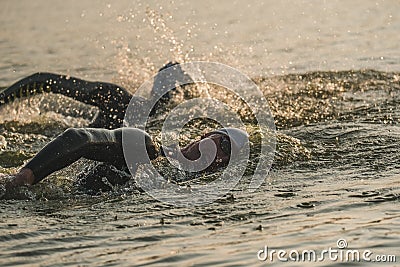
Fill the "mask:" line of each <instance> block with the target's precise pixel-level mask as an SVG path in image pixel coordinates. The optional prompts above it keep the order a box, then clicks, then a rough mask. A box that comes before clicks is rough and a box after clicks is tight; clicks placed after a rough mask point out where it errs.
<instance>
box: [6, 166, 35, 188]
mask: <svg viewBox="0 0 400 267" xmlns="http://www.w3.org/2000/svg"><path fill="white" fill-rule="evenodd" d="M34 181H35V176H34V175H33V172H32V170H31V169H28V168H22V169H21V170H20V171H19V172H18V173H17V174H15V175H11V176H10V177H9V178H8V181H6V183H5V189H6V190H7V191H9V190H12V189H14V188H16V187H20V186H23V185H32V184H33V182H34Z"/></svg>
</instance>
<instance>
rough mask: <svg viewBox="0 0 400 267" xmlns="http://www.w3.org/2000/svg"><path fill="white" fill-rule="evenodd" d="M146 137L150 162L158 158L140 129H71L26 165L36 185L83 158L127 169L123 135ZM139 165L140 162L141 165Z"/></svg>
mask: <svg viewBox="0 0 400 267" xmlns="http://www.w3.org/2000/svg"><path fill="white" fill-rule="evenodd" d="M125 130H126V131H128V132H129V133H132V134H133V135H143V136H144V139H143V140H145V142H146V143H145V144H146V148H147V152H148V155H149V158H150V159H154V158H156V157H157V156H158V153H157V149H156V146H155V145H154V143H153V142H152V140H151V138H150V136H149V135H148V134H147V133H145V132H144V131H141V130H139V129H134V128H120V129H116V130H107V129H94V128H70V129H68V130H66V131H65V132H64V133H62V134H61V135H59V136H58V137H57V138H55V139H54V140H53V141H51V142H50V143H48V144H47V145H46V146H45V147H44V148H43V149H42V150H41V151H40V152H39V153H38V154H37V155H36V156H35V157H33V158H32V159H31V160H30V161H29V162H28V163H27V164H26V165H25V168H29V169H31V170H32V171H33V174H34V176H35V181H34V184H36V183H38V182H40V181H41V180H43V179H44V178H45V177H46V176H48V175H49V174H51V173H53V172H55V171H58V170H60V169H62V168H65V167H67V166H69V165H70V164H72V163H74V162H75V161H77V160H78V159H80V158H86V159H91V160H95V161H100V162H105V163H109V164H112V165H114V166H116V167H117V168H120V167H123V166H125V158H124V153H123V148H122V132H123V131H125ZM138 163H140V162H138Z"/></svg>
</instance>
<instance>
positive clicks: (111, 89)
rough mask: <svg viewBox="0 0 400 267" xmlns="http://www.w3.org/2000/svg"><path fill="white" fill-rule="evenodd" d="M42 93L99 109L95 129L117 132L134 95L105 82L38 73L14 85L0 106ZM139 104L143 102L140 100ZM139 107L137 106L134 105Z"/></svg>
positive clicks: (6, 92)
mask: <svg viewBox="0 0 400 267" xmlns="http://www.w3.org/2000/svg"><path fill="white" fill-rule="evenodd" d="M43 92H51V93H55V94H61V95H64V96H67V97H70V98H73V99H75V100H77V101H80V102H83V103H85V104H88V105H92V106H96V107H98V108H99V110H100V116H99V118H98V120H97V121H95V122H94V124H93V127H107V128H118V127H121V123H122V121H123V118H124V113H125V110H126V108H127V106H128V104H129V101H130V100H131V98H132V95H131V94H130V93H129V92H128V91H127V90H125V89H124V88H122V87H120V86H118V85H115V84H112V83H105V82H91V81H85V80H82V79H79V78H75V77H70V76H66V75H60V74H54V73H46V72H38V73H35V74H33V75H30V76H28V77H26V78H24V79H22V80H19V81H18V82H16V83H14V84H13V85H11V86H10V87H8V88H7V89H5V90H4V91H2V92H1V93H0V106H1V105H3V104H6V103H9V102H12V101H14V100H15V99H16V98H22V97H29V96H32V95H35V94H40V93H43ZM136 102H138V103H137V104H140V103H141V102H143V99H139V98H138V99H137V101H136ZM135 104H136V103H135Z"/></svg>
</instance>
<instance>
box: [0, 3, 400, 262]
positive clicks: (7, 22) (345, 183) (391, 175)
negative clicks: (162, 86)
mask: <svg viewBox="0 0 400 267" xmlns="http://www.w3.org/2000/svg"><path fill="white" fill-rule="evenodd" d="M399 8H400V6H399V2H398V1H387V0H386V1H383V0H382V1H370V0H365V1H336V0H332V1H320V2H316V1H303V0H302V1H296V2H293V1H257V2H255V1H254V3H250V2H249V1H233V2H232V1H218V2H215V1H211V0H207V1H184V0H175V1H146V2H143V1H139V0H137V1H131V0H129V1H128V0H126V1H125V0H121V1H118V2H117V1H114V2H110V1H98V2H96V3H93V2H91V1H78V0H71V1H68V3H67V2H66V1H61V0H52V1H49V0H38V1H28V0H19V1H8V0H4V1H1V2H0V25H1V26H0V71H1V74H0V87H1V88H6V87H7V86H10V85H11V84H12V83H13V82H15V81H16V80H18V79H20V78H23V77H25V76H27V75H29V74H32V73H34V72H37V71H50V72H58V73H62V74H69V75H73V76H77V77H81V78H86V79H90V80H101V81H112V82H115V83H117V84H120V85H122V86H124V87H125V88H127V89H129V90H131V91H132V92H134V91H135V90H136V89H137V88H138V87H139V86H140V85H141V84H142V82H143V81H145V80H147V79H149V78H150V77H151V76H152V75H153V74H154V73H155V72H156V70H157V69H158V68H159V67H160V66H162V65H163V64H165V63H166V62H168V61H170V60H178V61H180V62H190V61H192V60H206V61H215V62H222V63H225V64H227V65H229V66H233V67H236V68H238V69H239V70H241V71H242V72H243V73H245V74H246V75H248V76H250V77H251V78H253V79H254V81H255V83H256V84H257V85H258V86H259V87H260V89H261V91H262V92H263V93H264V95H265V96H266V98H267V100H268V102H269V105H270V108H271V111H272V113H273V115H274V118H275V124H276V126H277V151H276V154H275V160H274V164H273V167H272V170H271V172H270V174H269V175H268V176H266V177H262V178H263V179H264V180H265V182H264V183H263V184H262V186H261V187H260V188H258V189H257V190H256V191H255V192H252V193H250V192H248V191H246V190H244V187H245V186H244V184H245V182H246V179H248V178H249V177H244V181H243V183H240V184H239V185H237V187H236V188H235V189H233V190H232V191H231V192H230V193H229V194H227V195H225V196H224V197H223V198H222V199H220V200H218V201H217V202H215V203H212V204H210V205H208V206H202V207H196V208H189V207H180V208H177V207H174V206H169V205H166V204H164V203H161V202H159V201H157V200H154V199H152V198H151V197H150V196H148V195H147V194H145V193H143V192H140V191H139V190H137V188H136V187H135V185H134V184H133V183H130V184H128V185H127V186H123V187H119V188H115V190H114V191H113V192H109V193H104V194H102V195H99V196H89V195H85V194H82V193H80V192H78V191H77V190H76V188H75V187H74V186H73V184H74V180H75V179H76V177H77V176H78V174H79V173H80V171H81V170H82V169H84V168H85V167H88V166H91V165H93V164H94V163H93V162H88V161H84V160H81V161H79V162H77V163H75V164H74V165H72V166H70V167H68V168H66V169H64V170H62V171H60V172H57V173H56V174H54V175H52V176H51V177H49V179H47V180H45V181H44V182H43V183H41V184H39V185H36V186H34V187H32V188H29V189H28V188H21V189H20V190H18V191H16V192H13V193H12V194H3V193H4V190H3V187H2V186H3V185H4V177H3V176H2V177H0V265H1V266H64V265H67V266H68V265H70V266H77V265H78V266H149V265H152V266H153V265H154V266H268V265H275V266H276V265H279V266H342V265H344V264H345V263H344V262H342V261H339V260H336V261H334V260H330V259H329V258H328V257H326V258H325V260H324V261H317V262H290V261H289V262H281V261H279V260H278V259H277V256H276V254H275V257H274V260H273V262H270V261H269V259H268V260H267V261H266V262H263V261H260V260H258V259H257V252H258V251H259V250H260V249H262V248H264V247H265V246H268V248H269V249H270V250H271V249H275V250H279V249H282V250H285V251H287V252H289V251H291V250H298V251H300V252H301V251H303V250H316V251H318V252H321V251H322V250H328V249H329V248H332V249H337V248H338V247H337V241H338V240H339V239H345V240H346V241H347V243H348V248H349V249H358V250H359V251H361V252H362V251H364V250H370V251H371V252H372V253H373V254H372V255H371V257H370V258H371V259H375V256H377V255H395V256H396V257H397V258H396V259H397V262H393V261H392V262H386V263H382V262H379V263H377V262H352V263H348V264H349V265H351V266H364V265H367V266H381V265H382V266H399V263H398V262H399V259H400V258H399V257H400V254H399V247H400V211H399V199H400V197H399V196H400V159H399V156H398V151H399V148H400V142H399V141H400V140H399V139H400V127H399V124H400V109H399V105H398V104H399V103H400V93H399V92H400V90H399V89H400V54H399V51H400V46H399V43H400V40H399V35H398V33H399V30H400V16H399V14H400V12H398V11H399ZM208 93H209V94H211V96H213V97H216V98H218V97H221V94H220V92H219V91H218V90H214V91H213V90H210V91H209V92H208ZM249 93H250V92H249ZM184 99H185V98H184V97H182V94H179V93H178V94H177V95H176V96H175V98H174V101H175V103H180V102H183V101H184ZM236 108H237V109H238V110H240V107H236ZM96 112H97V110H96V109H95V108H91V107H88V106H86V105H83V104H81V103H79V102H76V101H72V100H70V99H67V98H65V97H59V96H55V95H51V94H46V95H39V96H35V97H32V98H29V99H23V100H18V101H16V102H14V103H12V104H8V105H4V106H1V107H0V173H2V174H9V173H13V172H15V171H17V170H18V169H19V168H20V167H21V166H22V165H23V164H24V162H26V161H27V160H28V159H30V158H31V157H32V156H33V155H34V154H35V153H36V152H37V151H38V150H40V148H41V147H43V146H44V145H45V144H46V143H47V142H49V141H50V140H52V138H54V137H55V136H56V135H57V134H59V133H61V132H62V131H63V130H64V129H66V128H68V127H71V126H74V127H77V126H79V127H81V126H85V125H87V124H88V123H89V121H90V120H91V119H93V117H94V116H95V114H96ZM154 124H155V126H159V125H158V124H157V121H155V122H154ZM195 126H196V127H193V128H192V129H190V131H188V132H187V133H185V134H184V135H183V137H184V141H185V142H188V141H190V140H194V139H195V138H196V137H197V136H198V134H199V131H201V130H204V129H207V127H209V126H207V125H200V124H198V125H195ZM247 126H249V127H250V128H251V126H252V125H251V123H250V124H249V125H247ZM151 130H153V129H151ZM252 141H254V142H257V140H252ZM252 163H254V162H252ZM155 164H157V165H158V166H159V167H161V168H163V167H164V165H163V162H162V161H157V162H155ZM165 171H168V170H167V168H166V170H165ZM170 174H171V175H175V174H173V173H170ZM215 175H218V173H217V174H215ZM206 178H213V177H212V176H211V177H206ZM341 251H342V252H343V251H346V249H343V250H341Z"/></svg>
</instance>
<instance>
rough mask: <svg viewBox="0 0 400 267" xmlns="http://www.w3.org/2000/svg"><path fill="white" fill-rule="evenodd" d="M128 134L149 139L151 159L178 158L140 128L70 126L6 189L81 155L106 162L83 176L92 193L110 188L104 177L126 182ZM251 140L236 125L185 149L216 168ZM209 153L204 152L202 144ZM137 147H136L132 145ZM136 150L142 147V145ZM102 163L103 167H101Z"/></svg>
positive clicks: (187, 155) (190, 157)
mask: <svg viewBox="0 0 400 267" xmlns="http://www.w3.org/2000/svg"><path fill="white" fill-rule="evenodd" d="M123 134H124V135H125V136H127V137H128V141H129V142H132V144H139V142H141V141H142V140H144V142H145V147H146V150H147V154H148V158H149V159H150V160H153V159H156V158H157V157H159V156H169V157H172V158H174V157H175V158H177V157H176V156H175V155H176V154H179V153H175V152H176V151H174V149H171V148H162V147H161V148H160V149H158V148H157V146H156V144H155V143H154V142H153V141H152V139H151V137H150V135H149V134H147V133H146V132H144V131H142V130H140V129H137V128H119V129H115V130H108V129H95V128H70V129H67V130H66V131H65V132H64V133H62V134H61V135H59V136H58V137H56V138H55V139H54V140H53V141H51V142H50V143H48V144H47V145H46V146H45V147H44V148H43V149H42V150H41V151H40V152H39V153H37V154H36V156H34V157H33V158H32V159H31V160H30V161H29V162H28V163H27V164H26V165H25V166H24V167H23V168H22V169H21V170H20V171H19V172H18V173H17V174H15V175H14V176H13V177H12V179H11V180H10V181H9V182H8V183H7V184H6V188H7V189H8V190H9V189H12V188H15V187H18V186H23V185H28V186H30V185H34V184H37V183H39V182H40V181H42V180H43V179H44V178H46V177H47V176H48V175H50V174H51V173H53V172H55V171H58V170H61V169H62V168H65V167H67V166H69V165H71V164H72V163H74V162H75V161H77V160H78V159H80V158H86V159H89V160H94V161H98V162H102V164H100V165H98V166H97V167H95V169H93V170H91V171H89V172H88V173H87V174H86V175H83V176H82V177H79V183H80V184H81V185H83V186H84V187H85V188H86V189H88V190H90V191H92V192H98V191H109V190H111V187H110V186H107V185H106V184H104V183H101V182H100V181H99V179H100V177H104V176H106V179H107V180H108V182H109V183H110V184H112V185H117V184H118V185H121V184H124V183H126V182H127V181H128V180H129V179H130V176H129V174H128V166H127V165H126V161H125V157H124V153H123V145H122V135H123ZM210 140H211V141H212V142H214V144H215V147H216V150H217V151H216V153H215V154H214V153H213V154H212V155H208V154H207V153H211V152H210V151H213V150H212V148H211V147H210V145H212V144H211V143H210V142H209V141H210ZM246 142H248V135H247V133H246V132H245V131H243V130H240V129H236V128H223V129H220V130H216V131H211V132H209V133H207V134H205V135H203V136H202V137H201V139H200V140H197V141H194V142H192V143H190V144H189V145H187V146H186V147H184V148H182V149H181V150H180V152H181V153H182V155H183V156H184V157H185V158H186V159H188V160H190V161H195V160H197V159H199V158H200V157H203V156H204V157H206V158H207V157H214V158H213V159H212V163H211V164H210V165H209V166H208V167H207V168H206V169H205V171H216V170H217V169H219V168H221V167H224V166H226V165H227V164H228V163H229V160H230V157H231V155H235V154H236V155H237V153H239V151H240V150H241V149H242V148H243V147H244V146H245V144H246ZM200 146H202V149H203V150H202V151H203V153H205V154H206V155H202V154H201V153H200V149H199V147H200ZM130 148H131V149H133V150H135V147H133V146H130ZM136 149H140V147H139V145H138V147H136ZM142 163H146V159H143V157H139V156H138V157H137V158H135V162H132V163H131V164H133V166H130V169H131V170H132V168H133V169H134V170H136V169H137V167H138V165H140V164H142ZM99 166H100V167H99ZM105 166H108V167H110V166H112V167H113V169H114V170H115V172H121V171H122V172H125V173H126V175H121V174H120V173H118V175H110V174H109V173H108V175H106V174H105V173H104V172H107V171H109V170H110V169H112V168H107V170H105V169H104V167H105Z"/></svg>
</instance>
